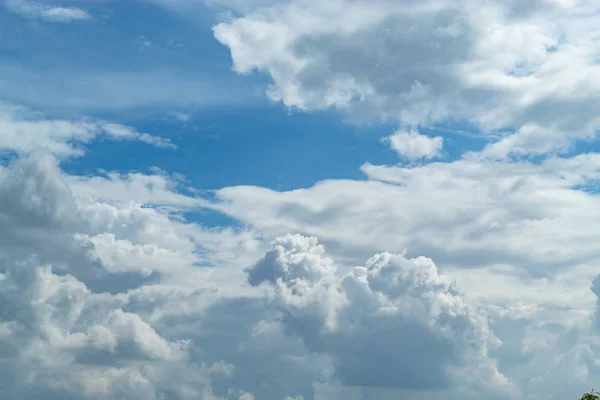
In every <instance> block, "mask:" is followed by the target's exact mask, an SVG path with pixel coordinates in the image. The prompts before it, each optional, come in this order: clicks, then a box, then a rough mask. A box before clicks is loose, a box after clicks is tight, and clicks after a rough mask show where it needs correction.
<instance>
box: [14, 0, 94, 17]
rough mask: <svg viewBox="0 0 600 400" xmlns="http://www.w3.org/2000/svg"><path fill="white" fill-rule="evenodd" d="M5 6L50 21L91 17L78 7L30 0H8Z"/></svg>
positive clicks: (24, 14) (16, 11) (19, 12)
mask: <svg viewBox="0 0 600 400" xmlns="http://www.w3.org/2000/svg"><path fill="white" fill-rule="evenodd" d="M4 6H5V7H6V8H7V9H8V10H9V11H12V12H14V13H18V14H21V15H23V16H24V17H27V18H31V19H41V20H45V21H48V22H58V23H69V22H74V21H85V20H89V19H91V16H90V14H88V13H87V12H86V11H85V10H82V9H81V8H77V7H62V6H52V5H48V4H44V3H39V2H36V1H29V0H6V1H5V2H4Z"/></svg>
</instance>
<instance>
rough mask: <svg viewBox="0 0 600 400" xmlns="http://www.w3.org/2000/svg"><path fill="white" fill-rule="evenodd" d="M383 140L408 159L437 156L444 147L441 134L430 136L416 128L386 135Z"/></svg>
mask: <svg viewBox="0 0 600 400" xmlns="http://www.w3.org/2000/svg"><path fill="white" fill-rule="evenodd" d="M385 142H387V143H389V145H390V147H391V148H392V149H393V150H394V151H395V152H396V153H398V155H399V156H400V157H401V158H403V159H406V160H408V161H416V160H419V159H425V160H429V159H432V158H434V157H438V156H440V155H441V153H442V150H443V148H444V138H442V137H441V136H436V137H433V138H430V137H428V136H426V135H422V134H420V133H419V132H417V131H416V130H412V131H398V132H396V133H394V134H393V135H391V136H388V137H386V138H385Z"/></svg>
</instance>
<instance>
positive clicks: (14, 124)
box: [0, 103, 176, 158]
mask: <svg viewBox="0 0 600 400" xmlns="http://www.w3.org/2000/svg"><path fill="white" fill-rule="evenodd" d="M0 130H1V131H2V135H0V150H4V151H16V152H24V153H29V152H31V151H34V150H35V149H40V148H42V149H45V150H46V151H48V152H50V153H52V154H54V155H56V156H58V157H61V158H62V157H76V156H81V155H83V154H84V152H85V150H84V147H83V146H84V145H86V144H88V143H90V142H93V141H94V140H98V139H102V138H105V139H108V140H131V141H140V142H143V143H147V144H150V145H152V146H155V147H161V148H168V149H175V148H176V146H175V145H174V144H173V143H171V142H170V141H169V139H165V138H161V137H157V136H152V135H149V134H147V133H140V132H138V131H136V130H135V129H134V128H132V127H130V126H125V125H120V124H113V123H107V122H105V121H101V120H93V119H90V118H83V119H81V120H78V121H71V120H63V119H48V118H45V117H44V116H43V115H40V114H38V113H34V112H32V111H30V110H29V109H27V108H24V107H19V106H15V105H12V104H6V103H4V104H0Z"/></svg>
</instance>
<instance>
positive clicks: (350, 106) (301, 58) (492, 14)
mask: <svg viewBox="0 0 600 400" xmlns="http://www.w3.org/2000/svg"><path fill="white" fill-rule="evenodd" d="M596 9H597V5H596V4H595V3H594V2H589V1H574V2H554V1H545V0H536V1H533V2H528V3H527V4H526V5H525V4H523V2H520V1H503V2H484V1H478V0H476V1H468V2H440V1H436V0H431V1H419V2H417V1H403V2H389V1H374V2H373V1H363V0H359V1H350V0H332V1H327V2H315V1H305V0H297V1H290V2H285V3H278V4H276V5H272V6H271V7H262V8H260V7H256V8H252V9H251V10H249V11H247V12H246V13H245V14H243V15H241V16H239V17H237V18H232V19H231V20H230V21H227V22H223V23H220V24H218V25H217V26H215V28H214V32H215V37H216V38H217V39H218V40H219V41H220V42H222V43H223V44H225V45H226V46H228V47H229V49H230V51H231V55H232V58H233V66H234V69H235V70H236V71H238V72H239V73H242V74H246V73H250V72H252V71H254V70H260V71H264V72H266V73H267V74H269V75H270V77H271V78H272V81H273V85H272V87H271V89H270V90H269V96H270V97H271V98H272V99H274V100H277V101H281V102H283V103H284V104H285V105H287V106H290V107H297V108H299V109H302V110H311V109H323V108H330V107H333V108H336V109H339V110H343V111H344V112H347V113H348V116H349V118H351V119H354V120H361V119H371V118H380V117H383V118H388V119H392V120H396V121H399V122H400V123H402V124H404V125H411V126H416V125H435V124H436V123H439V122H443V121H446V120H452V121H461V120H462V121H465V120H466V121H469V122H472V123H474V124H476V125H477V126H478V127H480V128H481V130H482V131H483V132H493V131H495V130H514V131H515V132H518V133H516V134H515V136H514V137H513V136H508V137H507V138H506V140H504V141H503V142H502V144H499V145H495V146H494V147H493V151H491V155H493V156H494V157H498V156H500V157H504V156H505V155H509V154H511V153H512V154H516V155H522V154H523V153H528V152H533V153H546V152H556V151H563V150H564V149H565V146H568V145H569V144H570V143H571V141H572V140H574V139H581V138H589V137H592V136H593V135H594V134H595V132H596V131H597V130H598V129H599V128H600V119H598V115H597V113H596V111H595V104H596V103H597V102H598V97H597V96H598V95H597V93H599V91H598V88H597V87H596V86H595V85H596V84H595V82H599V81H600V80H599V79H598V74H599V73H600V72H599V71H600V70H598V66H597V65H596V64H597V63H596V60H597V57H598V50H597V49H598V39H597V38H598V35H597V30H598V29H597V27H598V26H599V24H598V19H599V17H598V15H599V14H598V13H597V10H596Z"/></svg>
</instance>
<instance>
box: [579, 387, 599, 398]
mask: <svg viewBox="0 0 600 400" xmlns="http://www.w3.org/2000/svg"><path fill="white" fill-rule="evenodd" d="M579 400H600V392H594V389H592V390H591V391H590V392H588V393H584V394H583V396H581V398H580V399H579Z"/></svg>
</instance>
